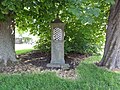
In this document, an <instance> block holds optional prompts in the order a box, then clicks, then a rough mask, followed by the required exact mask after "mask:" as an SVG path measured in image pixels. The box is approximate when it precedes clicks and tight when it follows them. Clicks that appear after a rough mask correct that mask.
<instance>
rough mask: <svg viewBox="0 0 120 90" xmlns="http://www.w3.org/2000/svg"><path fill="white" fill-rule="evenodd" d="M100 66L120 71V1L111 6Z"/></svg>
mask: <svg viewBox="0 0 120 90" xmlns="http://www.w3.org/2000/svg"><path fill="white" fill-rule="evenodd" d="M100 65H102V66H106V67H108V68H109V69H120V0H116V1H115V5H113V6H111V9H110V15H109V21H108V29H107V31H106V43H105V49H104V55H103V58H102V60H101V62H100Z"/></svg>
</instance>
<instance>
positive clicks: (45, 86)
mask: <svg viewBox="0 0 120 90" xmlns="http://www.w3.org/2000/svg"><path fill="white" fill-rule="evenodd" d="M100 59H101V57H100V56H92V57H90V58H87V59H86V60H85V61H83V62H82V63H81V64H80V65H79V66H78V67H77V69H76V72H77V74H78V78H77V79H76V80H68V79H62V78H59V77H57V76H56V75H55V73H50V72H44V73H31V74H0V90H120V74H119V73H113V72H110V71H108V70H106V69H104V68H100V67H97V66H95V65H94V64H93V63H94V62H96V61H99V60H100Z"/></svg>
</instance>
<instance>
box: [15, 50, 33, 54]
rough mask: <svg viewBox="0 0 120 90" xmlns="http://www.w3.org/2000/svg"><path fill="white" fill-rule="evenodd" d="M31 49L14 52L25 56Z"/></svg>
mask: <svg viewBox="0 0 120 90" xmlns="http://www.w3.org/2000/svg"><path fill="white" fill-rule="evenodd" d="M32 50H33V49H23V50H16V54H25V53H28V52H31V51H32Z"/></svg>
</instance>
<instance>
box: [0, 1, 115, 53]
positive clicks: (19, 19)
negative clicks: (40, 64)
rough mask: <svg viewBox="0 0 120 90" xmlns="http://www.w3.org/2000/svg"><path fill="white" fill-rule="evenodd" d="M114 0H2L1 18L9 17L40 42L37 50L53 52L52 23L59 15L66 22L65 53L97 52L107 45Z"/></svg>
mask: <svg viewBox="0 0 120 90" xmlns="http://www.w3.org/2000/svg"><path fill="white" fill-rule="evenodd" d="M112 2H113V0H100V1H99V0H30V1H29V0H2V1H1V2H0V10H1V12H0V18H1V19H5V16H6V15H7V16H6V17H8V15H9V14H10V15H11V16H12V17H13V18H14V19H15V22H16V25H17V27H18V29H19V30H22V31H30V33H31V34H33V35H38V36H39V37H40V40H39V41H38V43H37V46H36V48H39V49H41V50H44V51H50V23H51V21H53V20H54V19H55V18H56V17H57V15H58V17H59V18H60V19H61V20H62V21H63V22H64V23H66V28H65V32H66V37H65V52H71V51H75V52H80V53H96V52H97V51H98V50H99V49H100V48H101V46H102V45H103V42H104V32H105V24H106V20H107V16H108V9H109V3H112Z"/></svg>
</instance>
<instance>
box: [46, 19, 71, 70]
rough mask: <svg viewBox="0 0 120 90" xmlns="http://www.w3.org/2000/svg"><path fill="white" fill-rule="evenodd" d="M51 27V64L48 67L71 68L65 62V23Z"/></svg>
mask: <svg viewBox="0 0 120 90" xmlns="http://www.w3.org/2000/svg"><path fill="white" fill-rule="evenodd" d="M57 21H60V20H58V19H57ZM55 22H56V21H55ZM51 27H52V35H51V62H50V64H48V65H47V67H57V68H69V65H68V64H65V60H64V23H62V22H57V23H52V24H51Z"/></svg>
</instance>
